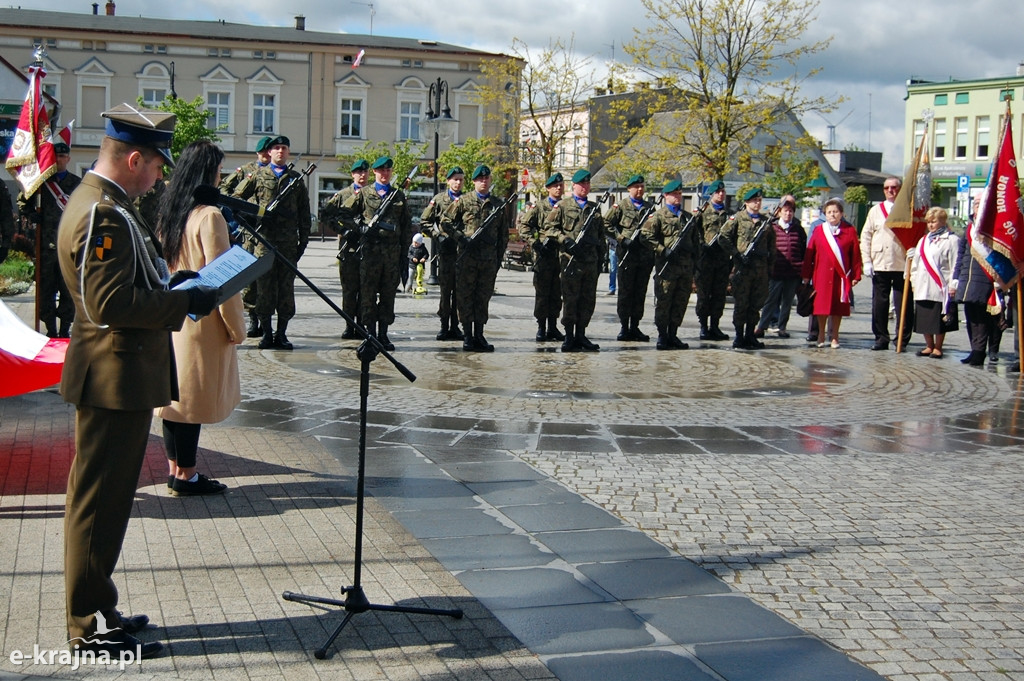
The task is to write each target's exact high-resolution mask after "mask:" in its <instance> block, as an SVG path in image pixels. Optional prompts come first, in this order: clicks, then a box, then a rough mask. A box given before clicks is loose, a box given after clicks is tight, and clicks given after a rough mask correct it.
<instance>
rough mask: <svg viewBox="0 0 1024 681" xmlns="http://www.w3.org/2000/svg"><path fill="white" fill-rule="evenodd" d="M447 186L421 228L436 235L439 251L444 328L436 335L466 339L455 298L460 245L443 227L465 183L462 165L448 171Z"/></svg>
mask: <svg viewBox="0 0 1024 681" xmlns="http://www.w3.org/2000/svg"><path fill="white" fill-rule="evenodd" d="M447 179H448V187H447V188H446V189H445V190H444V191H443V192H441V193H440V194H438V195H437V196H435V197H434V198H432V199H431V200H430V203H429V204H427V207H426V208H424V209H423V214H422V215H421V216H420V229H421V230H422V231H423V233H424V234H426V235H427V236H429V237H432V238H434V239H436V243H437V252H436V253H435V254H434V255H435V256H436V257H437V284H438V287H439V288H440V290H441V302H440V303H438V306H437V316H438V317H440V318H441V330H440V331H439V332H438V334H437V336H436V338H437V340H439V341H444V340H465V335H464V334H463V333H462V332H461V331H459V314H458V303H457V302H456V299H455V259H456V258H457V257H458V248H457V244H456V243H455V240H454V239H449V238H448V235H447V234H445V233H444V232H443V231H442V230H441V217H442V216H443V215H444V212H445V211H446V210H448V207H449V206H451V205H452V204H453V203H455V202H456V201H458V200H459V197H460V196H462V184H463V183H464V182H465V181H466V175H465V173H464V172H463V171H462V168H460V167H459V166H455V167H453V168H452V169H451V170H449V171H448V175H447Z"/></svg>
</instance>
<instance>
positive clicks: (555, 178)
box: [544, 173, 565, 187]
mask: <svg viewBox="0 0 1024 681" xmlns="http://www.w3.org/2000/svg"><path fill="white" fill-rule="evenodd" d="M562 182H565V178H564V177H562V173H555V174H554V175H552V176H551V177H549V178H548V180H547V182H545V183H544V186H545V187H550V186H552V185H555V184H561V183H562Z"/></svg>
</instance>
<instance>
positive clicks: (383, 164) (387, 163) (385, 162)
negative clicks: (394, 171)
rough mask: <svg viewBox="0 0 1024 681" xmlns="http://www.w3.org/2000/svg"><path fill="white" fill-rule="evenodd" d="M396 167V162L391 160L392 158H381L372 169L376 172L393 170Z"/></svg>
mask: <svg viewBox="0 0 1024 681" xmlns="http://www.w3.org/2000/svg"><path fill="white" fill-rule="evenodd" d="M394 166H395V162H394V161H392V160H391V157H390V156H381V157H380V158H378V159H377V160H376V161H374V162H373V165H372V166H370V167H371V168H373V169H374V170H380V169H381V168H393V167H394Z"/></svg>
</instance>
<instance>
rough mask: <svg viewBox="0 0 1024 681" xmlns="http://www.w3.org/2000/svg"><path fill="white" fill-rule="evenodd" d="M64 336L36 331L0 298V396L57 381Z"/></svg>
mask: <svg viewBox="0 0 1024 681" xmlns="http://www.w3.org/2000/svg"><path fill="white" fill-rule="evenodd" d="M67 349H68V340H67V339H66V338H47V337H46V336H44V335H42V334H39V333H36V332H35V331H33V330H32V329H30V328H29V327H27V326H26V325H25V324H24V322H22V321H21V319H19V318H18V317H17V315H15V314H14V312H12V311H11V309H10V308H9V307H7V306H6V305H5V304H4V303H3V301H0V397H10V396H12V395H20V394H22V393H27V392H32V391H33V390H38V389H40V388H46V387H48V386H51V385H54V384H55V383H60V374H61V371H62V370H63V369H64V353H65V352H66V351H67Z"/></svg>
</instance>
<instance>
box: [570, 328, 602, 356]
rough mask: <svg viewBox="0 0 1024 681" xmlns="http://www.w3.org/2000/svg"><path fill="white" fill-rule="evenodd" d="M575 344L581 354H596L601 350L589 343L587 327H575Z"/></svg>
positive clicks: (594, 344)
mask: <svg viewBox="0 0 1024 681" xmlns="http://www.w3.org/2000/svg"><path fill="white" fill-rule="evenodd" d="M576 344H577V345H579V346H580V348H582V350H583V352H597V351H598V350H600V349H601V346H600V345H598V344H597V343H591V342H590V339H589V338H587V327H585V326H579V325H577V326H576Z"/></svg>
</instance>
